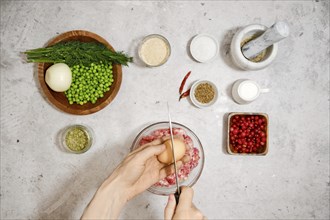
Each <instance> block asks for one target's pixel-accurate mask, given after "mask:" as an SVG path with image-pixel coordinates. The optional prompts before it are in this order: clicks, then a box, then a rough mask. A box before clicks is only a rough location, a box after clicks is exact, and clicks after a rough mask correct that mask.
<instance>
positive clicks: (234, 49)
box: [230, 24, 278, 70]
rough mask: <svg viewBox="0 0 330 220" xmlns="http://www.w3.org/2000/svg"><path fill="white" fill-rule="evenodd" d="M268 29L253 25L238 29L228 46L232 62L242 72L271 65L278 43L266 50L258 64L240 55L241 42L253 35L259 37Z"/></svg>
mask: <svg viewBox="0 0 330 220" xmlns="http://www.w3.org/2000/svg"><path fill="white" fill-rule="evenodd" d="M267 29H268V28H267V27H266V26H264V25H260V24H253V25H249V26H246V27H244V28H242V29H240V30H239V31H238V32H237V33H236V34H235V35H234V37H233V39H232V41H231V45H230V54H231V57H232V60H233V62H234V63H235V64H236V65H237V66H238V67H239V68H241V69H243V70H260V69H263V68H265V67H267V66H268V65H269V64H271V63H272V62H273V61H274V59H275V57H276V55H277V51H278V43H275V44H273V45H272V46H270V47H269V48H267V49H266V54H265V56H264V57H263V59H262V60H261V61H259V62H253V61H251V60H248V59H247V58H245V57H244V55H243V53H242V49H241V48H242V46H243V45H241V44H242V42H244V41H245V40H247V39H249V38H251V37H252V36H254V35H256V34H257V35H258V34H259V35H261V34H262V33H263V32H265V31H266V30H267Z"/></svg>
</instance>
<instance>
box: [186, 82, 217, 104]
mask: <svg viewBox="0 0 330 220" xmlns="http://www.w3.org/2000/svg"><path fill="white" fill-rule="evenodd" d="M201 83H208V84H210V85H211V86H212V88H213V90H214V93H215V94H214V98H213V99H212V101H210V102H208V103H201V102H199V101H198V100H197V99H196V97H195V90H196V88H197V86H198V85H200V84H201ZM218 93H219V92H218V89H217V86H216V85H215V84H214V83H212V82H210V81H208V80H199V81H197V82H195V83H194V84H193V85H192V86H191V88H190V95H189V96H190V100H191V102H192V103H193V104H194V105H195V106H196V107H198V108H206V107H209V106H211V105H213V104H214V103H215V102H216V101H217V99H218V96H219V94H218Z"/></svg>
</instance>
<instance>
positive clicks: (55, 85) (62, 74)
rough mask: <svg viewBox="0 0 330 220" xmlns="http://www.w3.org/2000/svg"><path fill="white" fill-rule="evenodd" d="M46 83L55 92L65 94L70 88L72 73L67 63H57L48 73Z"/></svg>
mask: <svg viewBox="0 0 330 220" xmlns="http://www.w3.org/2000/svg"><path fill="white" fill-rule="evenodd" d="M45 81H46V83H47V85H48V86H49V87H50V88H51V89H52V90H53V91H55V92H64V91H66V90H68V89H69V88H70V85H71V82H72V73H71V70H70V67H69V66H68V65H66V64H65V63H56V64H54V65H52V66H51V67H49V68H48V69H47V71H46V76H45Z"/></svg>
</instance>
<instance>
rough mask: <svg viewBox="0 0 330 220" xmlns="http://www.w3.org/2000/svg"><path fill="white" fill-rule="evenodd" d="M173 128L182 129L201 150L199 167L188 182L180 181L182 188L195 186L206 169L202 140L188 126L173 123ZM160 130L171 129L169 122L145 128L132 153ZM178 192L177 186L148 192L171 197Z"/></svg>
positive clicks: (193, 171) (163, 187) (158, 188)
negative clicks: (145, 138) (144, 139)
mask: <svg viewBox="0 0 330 220" xmlns="http://www.w3.org/2000/svg"><path fill="white" fill-rule="evenodd" d="M172 125H173V128H181V129H183V130H184V131H185V132H186V134H187V135H188V136H190V138H191V139H192V141H193V145H194V147H195V148H197V149H198V150H199V157H200V158H199V161H198V165H197V166H196V167H195V168H194V169H192V170H191V172H190V174H189V176H188V178H187V179H186V180H183V181H180V182H179V185H180V186H190V187H191V186H193V185H194V184H195V183H196V182H197V180H198V179H199V177H200V175H201V174H202V171H203V167H204V150H203V146H202V143H201V142H200V140H199V139H198V137H197V136H196V134H195V133H194V132H193V131H192V130H190V129H189V128H187V127H186V126H184V125H182V124H179V123H176V122H172ZM159 129H169V123H168V122H157V123H154V124H151V125H149V126H147V127H145V128H144V129H143V130H142V131H141V132H140V133H139V134H138V135H137V136H136V138H135V139H134V141H133V144H132V147H131V151H133V150H135V149H136V148H137V147H138V146H139V143H140V141H141V139H142V138H143V137H145V136H148V135H149V134H150V133H152V132H153V131H155V130H159ZM176 190H177V188H176V184H174V185H172V186H169V187H166V186H154V185H153V186H151V187H150V188H149V189H148V191H149V192H151V193H154V194H157V195H164V196H166V195H170V194H173V193H175V192H176Z"/></svg>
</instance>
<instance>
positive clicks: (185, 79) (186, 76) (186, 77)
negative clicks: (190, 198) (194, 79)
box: [179, 71, 191, 95]
mask: <svg viewBox="0 0 330 220" xmlns="http://www.w3.org/2000/svg"><path fill="white" fill-rule="evenodd" d="M190 73H191V71H189V72H188V73H187V74H186V75H185V77H184V78H183V80H182V83H181V86H180V89H179V94H180V95H181V93H182V91H183V87H184V85H185V84H186V81H187V79H188V77H189V76H190Z"/></svg>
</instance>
